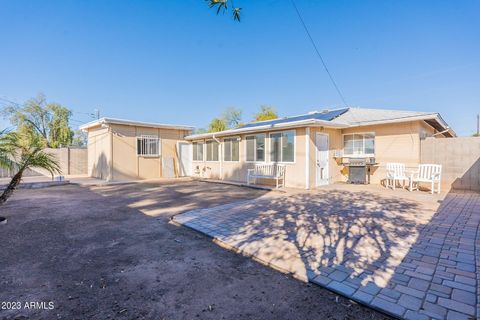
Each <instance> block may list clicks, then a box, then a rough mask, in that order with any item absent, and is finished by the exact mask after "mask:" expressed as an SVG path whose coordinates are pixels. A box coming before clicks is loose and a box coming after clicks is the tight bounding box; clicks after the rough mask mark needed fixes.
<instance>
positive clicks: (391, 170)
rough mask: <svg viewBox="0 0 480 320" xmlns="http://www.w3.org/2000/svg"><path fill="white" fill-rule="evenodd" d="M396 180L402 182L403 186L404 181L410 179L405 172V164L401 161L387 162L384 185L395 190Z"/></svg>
mask: <svg viewBox="0 0 480 320" xmlns="http://www.w3.org/2000/svg"><path fill="white" fill-rule="evenodd" d="M397 181H402V182H403V187H404V188H405V181H410V178H409V177H407V175H406V173H405V164H403V163H387V176H386V178H385V187H387V188H392V189H393V190H395V187H396V185H397Z"/></svg>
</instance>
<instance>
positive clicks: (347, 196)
mask: <svg viewBox="0 0 480 320" xmlns="http://www.w3.org/2000/svg"><path fill="white" fill-rule="evenodd" d="M430 216H431V213H430V214H428V213H425V212H424V211H423V210H421V206H420V204H419V203H418V202H414V201H410V200H406V199H399V198H395V197H388V196H379V195H378V194H374V193H370V192H351V191H345V190H323V191H319V192H316V193H302V194H295V195H290V196H283V197H274V198H267V199H264V198H260V199H256V200H253V201H247V202H240V203H238V205H235V204H234V205H229V206H228V205H227V206H221V207H219V208H218V209H215V208H214V209H210V210H206V211H205V214H199V215H198V216H197V217H192V219H190V221H189V224H190V225H191V226H193V227H194V228H197V229H202V228H204V231H206V233H208V234H210V235H212V236H214V237H216V238H217V239H218V240H221V241H222V242H224V243H226V244H228V245H229V246H233V247H234V248H236V249H237V250H240V251H241V252H242V253H243V254H246V255H252V256H254V257H255V259H258V260H260V261H262V262H263V263H265V264H268V265H271V266H272V267H274V268H276V269H280V270H282V271H284V272H287V273H290V274H292V275H293V276H295V277H297V278H300V279H304V280H306V279H310V280H315V279H317V281H318V282H319V283H320V284H322V285H325V286H327V287H329V288H330V289H332V290H336V291H339V292H341V293H344V294H347V295H352V294H353V293H354V292H355V291H356V290H357V289H359V288H361V287H366V286H368V287H373V288H372V290H377V291H378V290H380V289H381V288H385V287H387V285H388V282H389V280H390V278H391V277H392V276H393V273H394V270H395V267H396V266H397V265H399V264H400V262H401V261H402V259H403V258H404V256H405V255H406V254H407V252H408V250H409V248H410V246H411V245H412V244H413V243H414V242H415V241H416V239H417V237H418V234H419V228H421V226H422V225H423V224H425V223H427V222H428V220H429V218H430Z"/></svg>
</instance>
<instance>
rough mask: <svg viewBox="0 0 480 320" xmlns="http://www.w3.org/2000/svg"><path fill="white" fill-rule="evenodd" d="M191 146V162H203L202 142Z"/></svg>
mask: <svg viewBox="0 0 480 320" xmlns="http://www.w3.org/2000/svg"><path fill="white" fill-rule="evenodd" d="M192 146H193V161H203V142H194V143H192Z"/></svg>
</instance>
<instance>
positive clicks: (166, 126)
mask: <svg viewBox="0 0 480 320" xmlns="http://www.w3.org/2000/svg"><path fill="white" fill-rule="evenodd" d="M103 124H120V125H127V126H137V127H150V128H159V129H177V130H186V131H192V130H193V129H194V127H192V126H186V125H174V124H163V123H151V122H142V121H130V120H124V119H114V118H101V119H98V120H95V121H91V122H88V123H86V124H84V125H81V126H80V127H79V129H80V130H82V131H86V130H88V129H90V128H93V127H96V126H101V125H103Z"/></svg>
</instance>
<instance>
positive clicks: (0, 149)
mask: <svg viewBox="0 0 480 320" xmlns="http://www.w3.org/2000/svg"><path fill="white" fill-rule="evenodd" d="M12 147H13V144H12V136H11V135H9V134H8V132H7V130H2V131H0V168H5V169H11V168H12V165H13V162H12V159H11V158H10V154H11V152H12Z"/></svg>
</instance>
